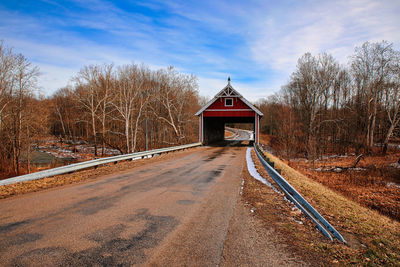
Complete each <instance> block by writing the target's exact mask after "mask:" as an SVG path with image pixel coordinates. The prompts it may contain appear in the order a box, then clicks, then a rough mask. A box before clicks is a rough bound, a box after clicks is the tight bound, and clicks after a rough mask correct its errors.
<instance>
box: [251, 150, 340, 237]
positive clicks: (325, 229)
mask: <svg viewBox="0 0 400 267" xmlns="http://www.w3.org/2000/svg"><path fill="white" fill-rule="evenodd" d="M254 150H255V152H256V154H257V157H258V158H259V159H260V161H261V164H262V165H263V166H264V168H265V169H266V170H267V172H268V174H269V175H270V176H271V178H272V179H273V180H274V181H275V182H276V183H277V184H278V186H279V187H280V188H281V189H282V191H283V192H284V193H285V195H286V196H287V198H289V200H290V201H292V202H293V203H294V204H295V205H296V206H297V207H298V208H299V209H300V210H301V211H302V212H303V213H304V214H306V215H307V216H308V217H309V218H310V219H311V220H312V221H313V222H314V223H315V224H316V225H317V228H318V229H319V230H320V231H321V232H322V233H323V234H324V235H325V236H327V237H328V238H329V239H331V240H333V238H332V236H331V234H332V235H333V236H334V237H336V238H337V239H338V240H339V241H342V242H343V243H346V241H345V240H344V238H343V237H342V235H341V234H340V233H339V232H338V231H337V230H336V229H335V228H334V227H333V226H332V225H331V224H330V223H329V222H328V221H327V220H326V219H325V218H324V217H323V216H322V215H321V214H319V213H318V211H317V210H315V209H314V207H313V206H311V205H310V204H309V203H308V202H307V200H305V199H304V198H303V197H302V196H301V195H300V194H299V193H298V192H297V191H296V189H294V188H293V187H292V186H291V185H290V184H289V183H288V182H287V181H286V180H285V179H284V178H283V177H282V176H281V175H280V174H279V173H278V172H277V171H276V170H275V169H274V168H273V167H272V166H271V165H270V164H269V163H268V162H267V160H266V159H265V155H264V153H262V155H261V152H260V151H259V148H258V147H257V146H256V144H254Z"/></svg>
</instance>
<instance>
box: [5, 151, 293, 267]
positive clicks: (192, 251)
mask: <svg viewBox="0 0 400 267" xmlns="http://www.w3.org/2000/svg"><path fill="white" fill-rule="evenodd" d="M244 154H245V148H244V147H212V148H210V147H203V148H199V149H196V150H195V151H194V152H193V153H186V154H185V153H183V154H179V153H178V154H177V156H175V157H173V158H172V159H171V158H170V159H164V160H163V159H160V161H157V162H156V163H153V164H151V165H143V166H140V167H136V168H135V169H133V170H130V171H129V172H123V173H116V174H113V175H108V176H104V177H99V178H98V179H96V180H95V181H90V182H84V183H80V184H74V185H68V186H64V187H58V188H54V189H50V190H45V191H40V192H35V193H29V194H26V195H21V196H17V197H13V198H9V199H4V200H0V265H1V266H116V265H119V266H131V265H146V266H147V265H155V266H217V265H225V266H232V265H236V266H239V265H246V264H250V265H264V264H268V265H271V264H272V265H281V264H285V265H288V264H289V263H290V261H289V262H288V261H282V251H281V250H280V249H279V245H277V241H276V240H275V241H271V240H272V239H268V237H266V236H265V235H261V234H260V233H259V231H260V230H259V229H258V230H256V231H257V232H254V231H255V229H256V228H257V227H256V226H255V224H254V223H253V222H252V220H253V219H252V218H251V217H249V211H248V210H246V208H245V207H244V205H237V204H238V203H240V200H239V199H240V195H239V190H240V186H241V176H240V174H241V171H242V167H243V164H245V160H244V158H245V155H244ZM263 242H264V243H263ZM267 247H269V249H268V250H266V248H267ZM257 248H259V249H257ZM260 251H261V252H262V253H264V254H265V253H267V254H268V255H264V256H262V255H261V256H260ZM292 263H293V262H292ZM295 263H296V262H295ZM297 263H298V262H297Z"/></svg>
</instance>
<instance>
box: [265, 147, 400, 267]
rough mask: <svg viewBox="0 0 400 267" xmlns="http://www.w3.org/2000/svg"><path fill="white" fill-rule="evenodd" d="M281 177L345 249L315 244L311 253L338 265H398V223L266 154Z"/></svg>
mask: <svg viewBox="0 0 400 267" xmlns="http://www.w3.org/2000/svg"><path fill="white" fill-rule="evenodd" d="M265 154H266V155H267V156H268V157H269V158H270V159H271V160H272V161H274V162H275V166H276V167H277V168H279V169H281V170H282V175H283V177H285V178H286V179H287V180H288V182H289V183H290V184H292V185H293V186H294V187H295V188H296V189H297V190H298V191H299V192H300V193H301V194H302V195H303V196H304V197H305V198H306V199H307V200H308V201H309V202H310V203H311V204H312V205H313V206H314V207H315V208H316V209H317V210H318V211H319V212H320V213H321V214H322V215H323V216H324V217H325V218H326V219H328V221H330V222H331V223H332V225H333V226H334V227H335V228H336V229H337V230H339V231H340V232H341V233H342V235H343V236H344V238H345V239H346V240H347V241H348V245H347V246H345V245H341V244H337V243H331V244H326V243H324V242H323V243H317V244H316V245H315V246H314V247H313V249H315V251H317V252H319V253H323V254H325V255H326V257H328V258H330V259H331V260H332V262H336V261H337V263H339V264H340V265H349V264H356V265H371V266H374V265H393V266H396V265H397V266H398V265H400V223H399V222H397V221H395V220H393V219H391V218H389V217H387V216H384V215H382V214H380V213H378V212H377V211H375V210H371V209H369V208H367V207H363V206H362V205H360V204H359V203H357V202H355V201H353V200H349V199H348V198H346V197H345V196H343V195H341V194H338V193H337V192H335V191H333V190H331V189H329V188H328V187H326V186H324V185H322V184H321V183H319V182H317V181H314V180H312V179H310V178H308V177H307V176H305V175H304V174H302V173H300V172H299V171H297V170H295V169H293V168H291V167H290V166H288V165H287V164H285V163H284V162H283V161H281V160H280V159H278V158H277V157H275V156H273V155H271V154H269V153H265Z"/></svg>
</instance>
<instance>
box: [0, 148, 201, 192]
mask: <svg viewBox="0 0 400 267" xmlns="http://www.w3.org/2000/svg"><path fill="white" fill-rule="evenodd" d="M201 145H202V143H193V144H188V145H182V146H174V147H168V148H159V149H154V150H149V151H142V152H136V153H131V154H124V155H119V156H113V157H108V158H101V159H94V160H89V161H85V162H80V163H74V164H70V165H66V166H62V167H57V168H53V169H48V170H44V171H39V172H34V173H30V174H25V175H21V176H16V177H13V178H9V179H5V180H0V186H1V185H7V184H14V183H20V182H26V181H31V180H37V179H41V178H46V177H51V176H55V175H59V174H64V173H71V172H74V171H78V170H82V169H86V168H90V167H96V166H99V165H103V164H107V163H117V162H118V161H121V160H129V159H132V160H133V159H139V158H144V157H147V156H153V155H155V154H161V153H166V152H172V151H176V150H182V149H186V148H191V147H197V146H201Z"/></svg>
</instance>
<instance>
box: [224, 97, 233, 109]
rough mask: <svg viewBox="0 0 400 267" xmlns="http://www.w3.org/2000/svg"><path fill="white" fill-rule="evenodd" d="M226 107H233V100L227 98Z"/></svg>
mask: <svg viewBox="0 0 400 267" xmlns="http://www.w3.org/2000/svg"><path fill="white" fill-rule="evenodd" d="M225 107H233V99H232V98H225Z"/></svg>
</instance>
